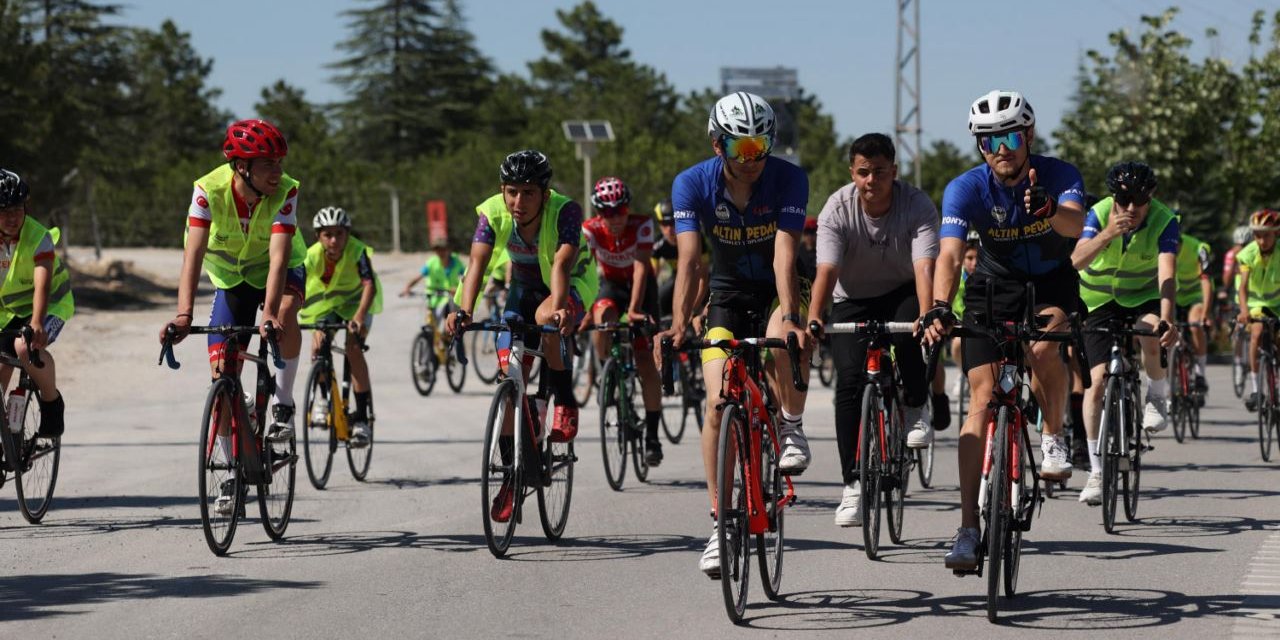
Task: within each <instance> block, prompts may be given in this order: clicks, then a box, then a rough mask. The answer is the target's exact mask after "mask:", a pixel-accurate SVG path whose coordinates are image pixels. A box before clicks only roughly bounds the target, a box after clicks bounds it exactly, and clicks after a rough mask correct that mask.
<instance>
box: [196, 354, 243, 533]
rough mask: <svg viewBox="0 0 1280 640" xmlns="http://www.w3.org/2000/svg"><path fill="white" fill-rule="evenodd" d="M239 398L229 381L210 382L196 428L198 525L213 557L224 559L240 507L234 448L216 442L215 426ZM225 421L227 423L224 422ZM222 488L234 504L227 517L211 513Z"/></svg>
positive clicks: (224, 441)
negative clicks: (201, 417) (217, 556)
mask: <svg viewBox="0 0 1280 640" xmlns="http://www.w3.org/2000/svg"><path fill="white" fill-rule="evenodd" d="M240 401H241V400H240V394H238V393H236V391H235V386H234V385H233V384H232V382H231V380H230V379H226V378H223V379H219V380H216V381H214V383H213V387H212V388H210V389H209V397H208V399H207V400H206V401H205V405H204V418H203V420H202V421H201V425H200V441H199V442H198V443H197V444H198V445H199V448H200V457H199V460H198V463H199V466H198V467H197V469H196V471H197V473H198V483H199V488H200V525H201V527H202V528H203V529H204V541H205V543H206V544H208V545H209V550H210V551H212V552H213V553H214V555H219V556H221V555H226V553H227V549H229V548H231V540H232V538H234V537H235V534H236V524H237V523H238V522H239V520H240V509H241V508H242V507H243V506H244V505H243V503H244V493H243V492H242V490H241V485H240V474H239V473H238V469H237V464H238V461H237V460H236V457H235V453H234V450H233V449H234V448H233V447H232V444H231V438H230V436H228V437H227V438H225V439H224V438H218V437H217V435H218V422H219V419H220V418H221V416H222V414H223V412H225V411H234V407H235V406H236V403H238V402H240ZM228 421H229V420H228ZM224 486H225V487H226V488H227V490H228V491H229V492H231V495H233V496H235V502H234V504H232V506H231V510H230V513H227V514H220V513H218V512H217V511H216V510H215V509H214V502H215V501H216V500H217V499H218V495H219V494H220V493H221V491H222V488H223V487H224Z"/></svg>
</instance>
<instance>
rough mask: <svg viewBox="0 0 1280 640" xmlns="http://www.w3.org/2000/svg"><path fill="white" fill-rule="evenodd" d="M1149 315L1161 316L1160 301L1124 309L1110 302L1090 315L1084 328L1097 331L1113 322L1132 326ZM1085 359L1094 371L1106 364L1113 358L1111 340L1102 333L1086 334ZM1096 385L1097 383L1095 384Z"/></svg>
mask: <svg viewBox="0 0 1280 640" xmlns="http://www.w3.org/2000/svg"><path fill="white" fill-rule="evenodd" d="M1147 314H1153V315H1155V316H1157V317H1159V315H1160V299H1159V298H1157V299H1155V300H1151V301H1149V302H1144V303H1142V304H1140V305H1138V306H1136V307H1122V306H1120V305H1119V304H1117V303H1116V302H1115V301H1111V302H1108V303H1106V304H1104V305H1102V306H1101V307H1098V308H1097V309H1094V310H1093V311H1091V312H1090V313H1089V318H1088V319H1087V320H1085V321H1084V328H1086V329H1096V328H1098V327H1105V326H1107V325H1108V324H1109V323H1111V321H1113V320H1125V321H1126V322H1127V324H1129V325H1130V326H1132V325H1133V323H1134V321H1135V320H1137V319H1138V318H1141V317H1142V316H1145V315H1147ZM1084 357H1085V359H1086V360H1087V361H1088V362H1089V368H1090V369H1092V368H1094V367H1096V366H1098V365H1100V364H1106V363H1107V360H1108V359H1110V358H1111V339H1110V338H1108V337H1107V336H1105V335H1103V334H1100V333H1086V334H1084ZM1095 384H1096V382H1095Z"/></svg>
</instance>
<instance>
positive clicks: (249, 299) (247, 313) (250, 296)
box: [209, 265, 307, 362]
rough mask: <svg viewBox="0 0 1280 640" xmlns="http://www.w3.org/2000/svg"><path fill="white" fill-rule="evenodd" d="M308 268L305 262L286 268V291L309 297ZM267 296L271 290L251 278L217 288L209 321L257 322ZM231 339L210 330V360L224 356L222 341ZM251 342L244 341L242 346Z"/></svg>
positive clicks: (299, 296) (302, 298)
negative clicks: (253, 283) (254, 284)
mask: <svg viewBox="0 0 1280 640" xmlns="http://www.w3.org/2000/svg"><path fill="white" fill-rule="evenodd" d="M306 291H307V270H306V267H303V266H301V265H299V266H297V267H293V268H291V269H289V270H287V271H285V280H284V292H285V294H287V295H293V296H295V297H297V298H298V301H299V302H301V301H302V300H304V299H306ZM266 299H267V290H266V289H258V288H256V287H254V286H253V285H251V284H249V283H248V282H241V283H240V284H238V285H236V286H234V287H231V288H230V289H218V290H217V291H215V292H213V305H212V308H211V309H210V310H209V324H210V325H211V326H219V325H237V326H244V327H247V326H251V325H253V324H256V323H257V320H258V309H261V308H262V304H263V302H265V301H266ZM226 341H227V338H226V337H225V336H223V335H220V334H216V333H211V334H209V361H210V362H213V361H216V360H218V359H220V358H222V345H223V343H225V342H226ZM244 347H247V345H242V349H243V348H244Z"/></svg>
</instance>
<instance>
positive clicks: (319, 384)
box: [302, 365, 338, 489]
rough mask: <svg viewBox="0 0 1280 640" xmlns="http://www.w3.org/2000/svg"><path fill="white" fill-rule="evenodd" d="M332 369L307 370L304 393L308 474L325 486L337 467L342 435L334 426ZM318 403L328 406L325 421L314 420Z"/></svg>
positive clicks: (315, 483)
mask: <svg viewBox="0 0 1280 640" xmlns="http://www.w3.org/2000/svg"><path fill="white" fill-rule="evenodd" d="M329 380H330V378H329V372H328V368H327V367H321V366H320V365H316V366H314V367H311V373H309V374H307V392H306V395H304V396H303V400H302V407H303V411H304V413H303V414H302V417H303V418H304V419H305V420H306V424H305V425H304V426H303V428H302V457H303V459H304V461H305V462H306V464H307V477H308V478H310V479H311V486H313V487H315V488H317V489H324V487H325V485H327V484H329V472H330V471H332V470H333V452H334V451H336V450H337V448H338V436H337V433H336V432H334V430H333V399H332V398H330V397H329V395H330V393H329V389H330V386H331V385H330V384H329ZM316 403H320V407H321V408H322V409H324V408H326V407H327V409H324V414H325V419H324V421H323V422H318V421H313V420H312V416H314V415H315V407H316Z"/></svg>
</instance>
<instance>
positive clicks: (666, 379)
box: [658, 338, 676, 396]
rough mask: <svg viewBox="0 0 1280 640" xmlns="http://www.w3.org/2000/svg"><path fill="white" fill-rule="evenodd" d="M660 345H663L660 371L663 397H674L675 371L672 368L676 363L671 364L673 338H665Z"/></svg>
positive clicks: (659, 364) (659, 363)
mask: <svg viewBox="0 0 1280 640" xmlns="http://www.w3.org/2000/svg"><path fill="white" fill-rule="evenodd" d="M659 344H660V345H661V355H660V356H659V362H658V371H660V372H662V395H664V396H673V395H675V394H676V380H675V371H673V370H672V367H674V366H675V363H673V362H671V344H672V343H671V338H663V339H662V340H661V341H660V342H659Z"/></svg>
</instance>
